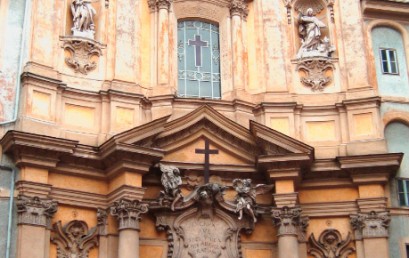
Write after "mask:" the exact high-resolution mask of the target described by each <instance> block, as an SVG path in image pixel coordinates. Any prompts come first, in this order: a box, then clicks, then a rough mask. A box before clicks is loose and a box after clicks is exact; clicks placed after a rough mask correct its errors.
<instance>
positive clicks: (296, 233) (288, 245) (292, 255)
mask: <svg viewBox="0 0 409 258" xmlns="http://www.w3.org/2000/svg"><path fill="white" fill-rule="evenodd" d="M272 217H273V224H274V225H275V226H277V228H278V231H277V236H278V258H299V257H300V256H299V252H298V249H299V248H298V247H299V246H298V239H299V237H300V238H305V232H306V229H307V226H308V221H309V219H308V217H305V216H301V208H299V207H291V208H290V207H287V206H284V207H282V208H275V209H273V210H272Z"/></svg>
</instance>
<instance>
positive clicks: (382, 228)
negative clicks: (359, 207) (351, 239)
mask: <svg viewBox="0 0 409 258" xmlns="http://www.w3.org/2000/svg"><path fill="white" fill-rule="evenodd" d="M350 217H351V225H352V228H353V229H354V230H355V239H358V240H359V239H362V238H375V237H388V235H389V234H388V227H389V222H390V216H389V212H378V213H377V212H375V211H371V212H370V213H358V214H357V215H351V216H350Z"/></svg>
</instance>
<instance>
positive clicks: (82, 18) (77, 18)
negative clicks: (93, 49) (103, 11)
mask: <svg viewBox="0 0 409 258" xmlns="http://www.w3.org/2000/svg"><path fill="white" fill-rule="evenodd" d="M96 1H98V0H72V2H71V12H72V16H73V22H74V26H73V27H72V28H71V30H72V32H73V35H74V36H80V37H86V38H91V39H94V34H95V24H94V16H95V15H96V14H97V12H96V11H95V9H94V7H92V5H91V3H92V2H96Z"/></svg>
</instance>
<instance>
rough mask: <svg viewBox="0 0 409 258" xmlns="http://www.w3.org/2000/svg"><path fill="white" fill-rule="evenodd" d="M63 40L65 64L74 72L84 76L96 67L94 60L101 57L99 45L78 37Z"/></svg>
mask: <svg viewBox="0 0 409 258" xmlns="http://www.w3.org/2000/svg"><path fill="white" fill-rule="evenodd" d="M63 40H64V44H63V48H64V50H65V51H66V52H68V56H66V57H65V63H66V64H67V65H68V66H69V67H71V68H72V69H74V72H76V73H77V72H79V73H82V74H85V75H86V74H88V73H89V72H90V71H92V70H94V69H95V68H96V67H97V62H96V60H95V59H98V58H99V57H100V56H101V55H102V51H101V49H102V47H103V46H102V45H101V44H99V43H97V42H96V41H94V40H88V39H83V38H78V37H65V38H63Z"/></svg>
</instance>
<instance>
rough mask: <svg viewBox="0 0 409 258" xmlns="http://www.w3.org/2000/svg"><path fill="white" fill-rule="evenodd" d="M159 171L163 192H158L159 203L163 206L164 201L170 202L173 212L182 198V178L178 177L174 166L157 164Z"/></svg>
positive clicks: (178, 173)
mask: <svg viewBox="0 0 409 258" xmlns="http://www.w3.org/2000/svg"><path fill="white" fill-rule="evenodd" d="M157 166H159V168H160V171H161V172H162V176H161V179H160V180H161V183H162V186H163V188H165V191H161V192H160V196H159V202H160V204H161V205H163V203H164V200H168V201H172V204H171V210H172V211H173V210H175V204H176V203H177V202H178V201H179V200H180V199H181V198H183V196H182V194H181V191H180V188H179V187H180V185H181V184H182V178H181V177H180V171H179V169H178V168H177V167H175V166H166V165H163V164H161V163H159V164H158V165H157Z"/></svg>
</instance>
